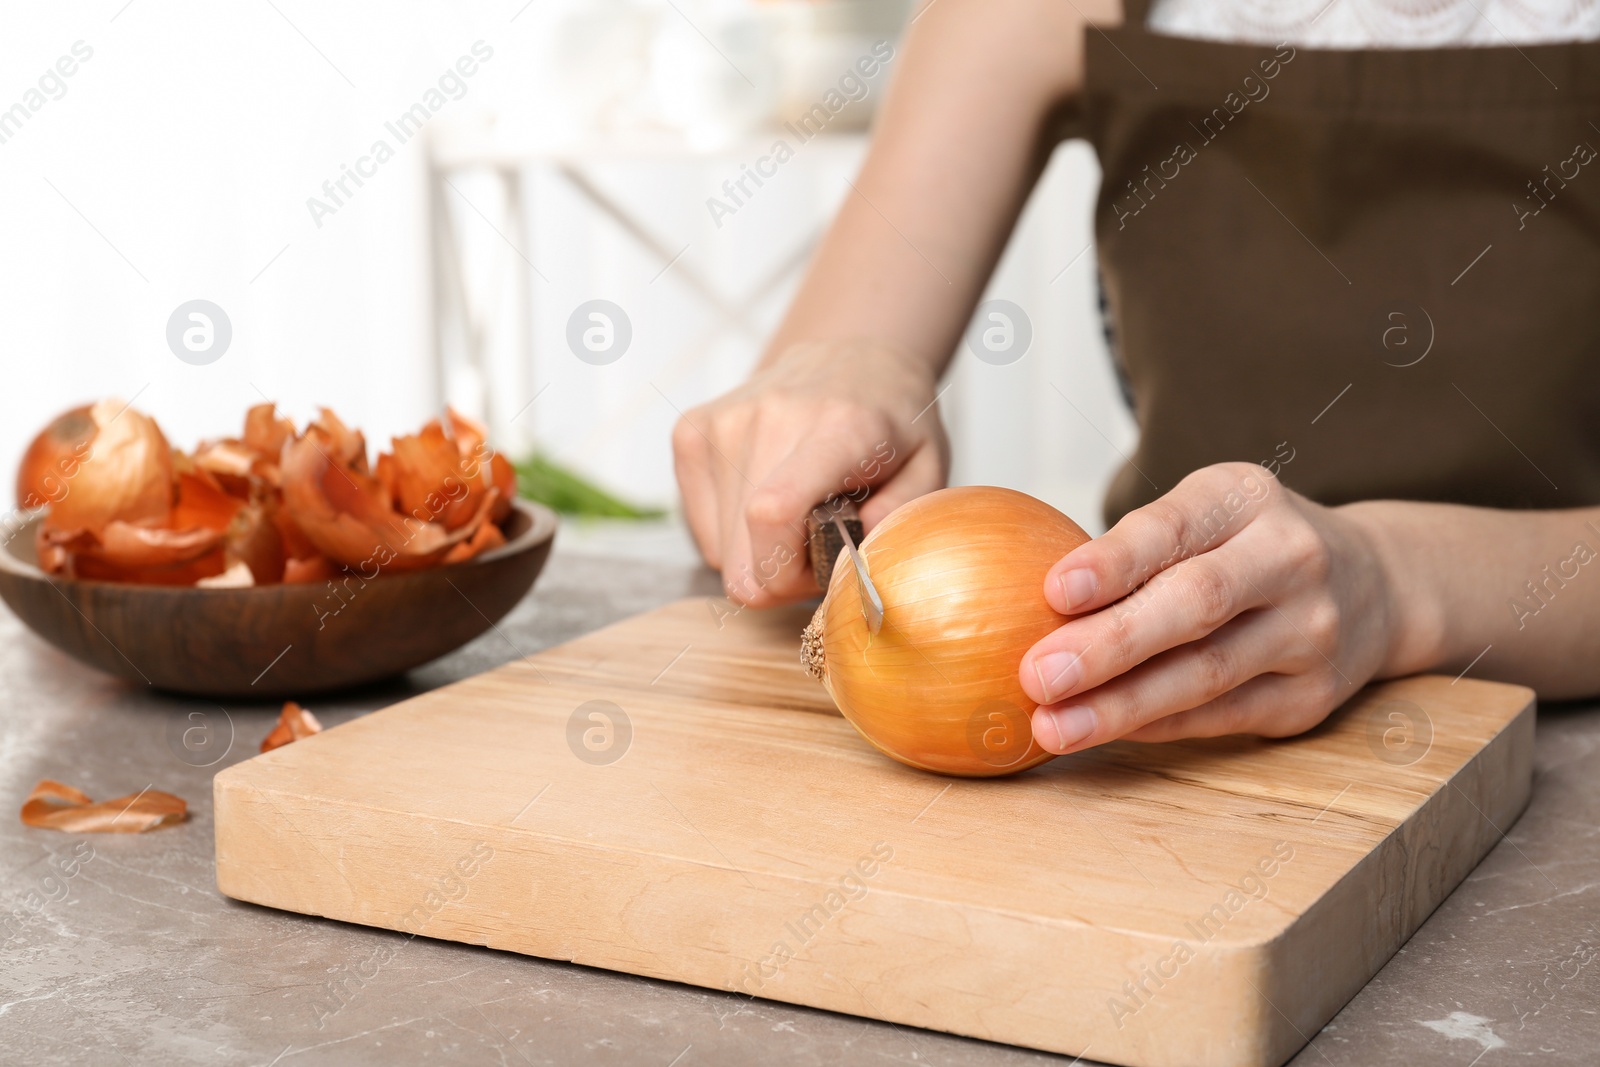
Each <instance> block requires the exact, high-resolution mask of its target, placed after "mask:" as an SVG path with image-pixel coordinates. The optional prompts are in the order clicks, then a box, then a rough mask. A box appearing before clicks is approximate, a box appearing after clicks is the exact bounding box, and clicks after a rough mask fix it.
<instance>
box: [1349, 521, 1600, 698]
mask: <svg viewBox="0 0 1600 1067" xmlns="http://www.w3.org/2000/svg"><path fill="white" fill-rule="evenodd" d="M1337 510H1338V512H1340V513H1341V514H1342V515H1344V516H1345V517H1347V518H1349V519H1351V520H1353V521H1354V523H1355V524H1356V527H1357V528H1358V529H1360V530H1362V531H1364V533H1365V534H1366V536H1368V537H1369V538H1370V540H1371V542H1372V545H1373V548H1374V549H1375V551H1376V552H1377V554H1378V558H1379V560H1380V561H1381V566H1382V567H1383V569H1384V571H1385V574H1386V578H1387V582H1386V585H1387V586H1388V588H1389V589H1390V591H1391V593H1390V603H1389V611H1390V614H1391V619H1392V622H1393V623H1394V625H1393V626H1392V628H1391V632H1393V633H1394V634H1395V635H1396V639H1395V640H1394V641H1393V643H1392V645H1391V649H1390V654H1389V657H1388V659H1387V660H1386V661H1385V663H1384V664H1383V666H1382V668H1381V669H1380V670H1379V674H1378V676H1379V677H1393V676H1396V675H1401V674H1410V673H1413V672H1416V671H1424V670H1437V671H1446V672H1449V673H1455V672H1458V671H1461V670H1464V669H1466V668H1467V666H1468V665H1469V664H1471V666H1472V673H1473V674H1474V675H1476V676H1479V677H1486V678H1497V679H1501V680H1504V681H1510V682H1520V683H1522V684H1525V685H1530V686H1533V687H1534V688H1535V689H1537V690H1538V691H1539V694H1540V695H1541V696H1543V697H1546V698H1549V699H1565V698H1571V697H1584V696H1593V695H1595V694H1597V693H1600V508H1574V509H1572V510H1568V511H1501V510H1494V509H1489V508H1472V507H1462V506H1458V505H1450V504H1421V503H1409V502H1401V501H1387V500H1383V501H1365V502H1362V503H1357V504H1349V505H1345V506H1344V507H1342V508H1339V509H1337ZM1480 657H1481V658H1480ZM1474 661H1476V662H1474Z"/></svg>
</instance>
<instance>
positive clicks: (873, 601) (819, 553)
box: [807, 497, 883, 633]
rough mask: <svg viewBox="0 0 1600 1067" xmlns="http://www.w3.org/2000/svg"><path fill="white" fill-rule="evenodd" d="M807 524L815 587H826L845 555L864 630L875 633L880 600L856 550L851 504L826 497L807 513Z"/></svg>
mask: <svg viewBox="0 0 1600 1067" xmlns="http://www.w3.org/2000/svg"><path fill="white" fill-rule="evenodd" d="M807 525H808V526H809V527H810V537H809V546H808V547H809V549H810V553H811V567H812V570H813V571H814V572H815V573H816V577H817V585H818V587H820V588H822V589H827V588H828V583H829V582H830V581H831V580H832V578H833V568H834V564H835V562H836V561H837V560H838V558H839V554H840V553H841V552H844V553H848V554H849V556H850V566H851V569H852V570H853V571H854V572H855V579H856V591H857V592H858V593H859V594H860V596H861V613H862V615H863V616H864V617H865V618H866V620H867V629H868V630H870V631H871V632H872V633H878V632H879V631H880V630H882V629H883V597H882V596H880V595H879V594H878V587H877V586H875V585H874V584H873V583H872V575H871V574H870V573H869V572H868V570H867V561H866V557H864V556H863V555H862V554H861V552H860V550H859V549H857V548H856V538H858V537H860V536H861V535H862V525H861V516H860V515H859V514H858V513H857V511H856V507H855V504H853V503H852V502H851V501H850V500H849V499H847V498H845V497H830V498H828V499H827V500H826V501H824V502H823V503H821V504H819V505H818V506H817V507H815V508H813V509H812V510H811V517H810V522H809V523H808V524H807Z"/></svg>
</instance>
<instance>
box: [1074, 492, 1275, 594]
mask: <svg viewBox="0 0 1600 1067" xmlns="http://www.w3.org/2000/svg"><path fill="white" fill-rule="evenodd" d="M1277 489H1278V486H1277V483H1276V481H1275V480H1274V479H1273V477H1272V476H1271V475H1270V474H1268V473H1267V472H1266V471H1265V470H1264V469H1263V468H1262V467H1260V466H1258V465H1256V464H1254V463H1219V464H1215V465H1213V466H1210V467H1204V468H1202V469H1200V470H1198V471H1195V472H1194V473H1193V474H1191V475H1189V476H1188V477H1187V478H1185V479H1184V480H1183V481H1182V482H1180V483H1179V484H1178V486H1177V488H1175V489H1173V490H1172V491H1171V492H1170V493H1168V494H1166V495H1165V496H1163V497H1162V498H1161V499H1159V500H1156V501H1154V502H1153V503H1150V504H1146V505H1145V506H1144V507H1142V508H1139V509H1138V510H1137V511H1131V512H1129V513H1128V514H1127V515H1125V516H1123V518H1122V520H1121V521H1120V522H1118V523H1117V524H1116V526H1114V527H1112V528H1111V529H1110V530H1109V531H1107V532H1106V533H1105V535H1104V536H1101V537H1097V538H1095V539H1094V540H1093V541H1090V542H1088V543H1087V544H1085V545H1082V546H1080V547H1079V548H1075V549H1073V550H1072V551H1071V552H1069V553H1067V554H1066V555H1065V556H1063V557H1062V558H1061V560H1060V562H1058V563H1057V564H1056V565H1055V566H1053V567H1051V568H1050V571H1049V573H1048V574H1046V575H1045V599H1046V600H1047V601H1048V602H1049V603H1050V606H1051V607H1053V608H1055V609H1056V610H1057V611H1059V612H1061V613H1062V614H1063V615H1074V614H1079V613H1081V612H1085V611H1092V610H1094V609H1096V608H1101V607H1104V606H1105V605H1107V604H1110V603H1113V602H1114V601H1117V600H1120V599H1122V598H1123V597H1125V596H1127V595H1128V594H1129V593H1131V592H1133V591H1134V590H1135V589H1137V588H1138V587H1139V586H1140V585H1142V584H1143V583H1145V582H1147V581H1149V580H1150V579H1151V578H1153V577H1154V576H1155V575H1157V574H1159V573H1161V572H1162V571H1163V570H1165V569H1166V568H1168V567H1171V566H1173V565H1174V564H1176V563H1178V562H1179V561H1180V560H1184V559H1187V558H1189V557H1191V556H1196V555H1199V554H1200V553H1202V552H1207V551H1209V550H1211V549H1214V548H1216V547H1217V546H1218V545H1219V544H1222V543H1223V542H1226V541H1228V540H1230V539H1232V538H1234V537H1236V536H1238V534H1239V533H1240V532H1241V531H1242V530H1243V529H1244V528H1245V527H1246V526H1248V525H1249V524H1250V522H1251V521H1252V520H1253V519H1254V518H1255V516H1256V515H1258V514H1259V513H1260V512H1261V510H1262V509H1263V506H1264V505H1265V504H1266V502H1267V500H1268V499H1269V497H1271V495H1272V494H1273V493H1274V492H1275V491H1277Z"/></svg>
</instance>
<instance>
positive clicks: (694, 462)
mask: <svg viewBox="0 0 1600 1067" xmlns="http://www.w3.org/2000/svg"><path fill="white" fill-rule="evenodd" d="M698 415H700V412H699V411H690V412H686V413H685V414H683V415H681V416H679V418H678V421H677V423H676V424H675V425H674V426H673V427H672V466H673V471H674V473H675V474H676V475H677V478H678V489H679V491H680V493H681V494H682V497H683V514H684V518H685V520H686V521H687V522H688V523H689V532H690V533H692V534H693V535H694V542H695V544H696V545H698V546H699V547H700V554H701V555H702V556H704V557H705V560H706V562H707V563H708V564H710V565H711V566H713V567H719V568H720V567H721V566H722V530H721V516H720V514H719V513H718V510H717V507H718V503H717V480H716V475H715V473H714V472H713V470H712V466H711V464H712V463H713V462H714V461H716V452H715V451H714V450H713V448H712V446H711V441H710V439H709V438H708V437H707V436H706V434H705V431H704V430H703V429H702V428H701V426H700V419H699V418H697V416H698Z"/></svg>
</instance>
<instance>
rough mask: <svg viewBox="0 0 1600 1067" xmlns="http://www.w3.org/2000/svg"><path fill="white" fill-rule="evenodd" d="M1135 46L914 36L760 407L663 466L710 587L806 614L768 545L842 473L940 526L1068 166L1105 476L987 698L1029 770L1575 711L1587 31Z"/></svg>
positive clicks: (1596, 595) (1120, 29)
mask: <svg viewBox="0 0 1600 1067" xmlns="http://www.w3.org/2000/svg"><path fill="white" fill-rule="evenodd" d="M1324 5H1326V6H1324ZM1147 7H1148V5H1147V4H1145V3H1130V4H1129V5H1128V6H1127V11H1126V21H1125V22H1124V12H1123V11H1122V10H1121V7H1120V5H1119V4H1118V3H1117V2H1116V0H1066V2H1063V0H1001V2H993V0H990V2H983V0H935V2H934V3H932V4H930V5H926V6H924V7H923V8H922V13H921V15H920V16H919V17H918V18H917V19H916V21H915V22H914V23H913V25H912V26H911V28H910V30H909V31H908V34H907V39H906V42H905V46H904V56H903V58H902V59H901V60H900V61H899V62H900V65H901V67H902V69H901V70H900V71H899V74H898V80H897V82H896V84H895V86H894V88H893V91H892V92H891V94H890V96H889V98H888V100H887V101H886V104H885V108H884V111H883V113H882V115H881V118H880V120H879V127H878V129H877V132H876V135H875V137H874V141H873V146H872V150H871V153H870V155H869V156H868V159H867V161H866V164H865V166H864V168H863V170H862V172H861V175H860V177H859V179H858V181H857V183H856V192H854V193H853V194H852V195H851V196H850V197H849V198H848V199H847V201H846V202H845V204H844V206H843V208H842V209H841V210H840V213H839V216H838V218H837V219H836V221H835V222H834V224H833V226H832V229H831V230H830V232H829V234H828V236H827V239H826V241H825V242H824V244H823V246H822V248H821V250H820V251H819V253H818V255H817V258H816V260H815V262H814V263H813V264H812V266H811V270H810V273H809V275H808V277H807V279H806V281H805V283H804V285H803V287H802V288H801V291H800V293H799V294H798V296H797V297H796V299H795V301H794V304H793V306H792V308H791V309H790V311H789V314H788V316H787V318H786V320H785V321H784V323H783V325H782V327H781V328H780V329H779V331H778V333H777V335H776V336H775V337H774V339H773V341H772V343H771V346H770V348H769V349H768V351H767V352H766V354H765V356H764V357H763V359H762V360H761V362H760V364H759V366H758V368H757V370H756V372H755V373H754V375H753V376H752V377H751V378H750V380H749V381H748V382H746V383H745V384H744V385H742V386H740V387H739V388H738V389H735V390H734V391H733V392H731V393H729V394H727V395H726V396H723V397H721V398H719V399H717V400H715V401H713V402H711V403H709V404H706V405H704V406H702V407H700V408H696V409H694V410H692V411H690V412H688V413H687V414H686V415H685V416H684V418H683V419H682V420H681V421H680V423H679V424H678V426H677V427H676V429H675V431H674V436H673V444H674V449H675V453H676V458H677V472H678V479H679V483H680V485H681V488H682V492H683V497H684V503H685V508H686V510H687V514H688V519H689V523H690V526H691V528H692V529H693V532H694V535H695V538H696V540H697V541H698V543H699V545H700V547H701V550H702V552H703V553H704V554H705V557H706V559H707V560H708V561H709V562H710V563H711V564H712V565H713V566H718V567H720V568H721V569H722V572H723V574H724V581H725V583H726V584H727V587H728V589H729V591H730V595H734V596H736V597H737V598H739V599H741V600H743V601H745V602H747V603H750V604H752V605H770V604H777V603H780V602H783V601H787V600H794V599H798V598H802V597H806V596H810V595H813V593H814V587H813V585H812V578H811V574H810V572H809V570H808V569H807V568H806V565H805V563H804V559H805V554H804V553H803V552H801V551H799V549H800V540H801V533H800V528H801V524H800V521H799V520H800V519H801V518H802V517H803V516H804V515H805V514H806V512H807V511H808V510H809V509H810V508H811V507H812V506H813V505H815V504H816V503H817V502H818V501H819V500H822V499H823V498H825V497H827V496H828V495H829V494H830V493H835V492H839V491H840V489H839V486H841V485H842V484H843V483H844V482H845V479H846V478H847V477H850V476H852V475H858V472H859V470H860V469H861V464H862V460H863V458H864V457H871V456H873V455H874V454H875V450H876V449H877V448H878V447H879V446H880V445H881V444H882V443H883V442H888V443H889V444H890V445H891V446H892V449H893V455H894V457H895V459H894V460H893V462H892V463H891V464H890V465H888V466H886V467H883V468H882V469H881V470H879V471H878V474H877V477H876V479H875V484H874V488H873V493H872V495H871V497H870V498H868V499H867V501H866V502H865V504H864V505H863V507H862V509H861V510H862V516H863V519H864V521H865V523H866V525H867V527H868V528H869V529H870V528H871V526H872V525H873V524H874V523H875V522H876V521H877V520H879V519H881V518H882V517H883V516H884V515H886V514H887V513H888V512H890V511H891V510H893V509H894V508H895V507H896V506H898V505H899V504H902V503H904V502H905V501H907V500H909V499H911V498H912V497H915V496H917V495H919V494H921V493H926V492H929V491H931V490H933V489H936V488H938V487H940V486H941V485H942V484H943V482H944V478H945V475H946V470H947V459H948V449H947V444H946V440H945V437H944V435H943V433H942V431H941V429H940V427H939V425H938V421H937V419H936V418H929V417H919V416H922V414H923V412H925V411H926V410H927V409H928V408H929V406H930V405H932V404H933V403H934V389H935V383H936V381H937V380H938V378H939V376H940V373H941V372H942V370H943V368H944V366H945V364H946V363H947V362H948V360H949V359H950V357H951V353H952V352H953V350H954V349H955V347H956V343H957V340H958V338H959V337H960V336H961V334H962V332H963V329H964V327H965V325H966V323H967V319H968V316H969V315H970V314H971V312H972V309H973V307H974V305H975V303H976V301H977V299H978V297H979V295H980V294H981V292H982V290H983V287H984V284H985V282H986V280H987V279H988V277H989V274H990V271H991V270H992V269H993V267H994V265H995V261H996V259H997V258H998V256H999V254H1000V252H1001V249H1002V247H1003V245H1004V243H1005V240H1006V237H1007V234H1008V232H1009V230H1010V229H1011V227H1012V225H1013V224H1014V223H1015V220H1016V218H1017V215H1018V212H1019V211H1020V209H1021V207H1022V204H1023V201H1024V199H1025V198H1026V196H1027V194H1028V192H1029V189H1030V188H1031V186H1032V184H1033V182H1034V181H1035V180H1036V179H1037V177H1038V175H1039V173H1040V171H1041V169H1042V168H1043V166H1044V163H1045V161H1046V159H1047V158H1048V155H1049V153H1050V151H1051V149H1052V148H1053V147H1054V145H1055V144H1056V143H1057V142H1058V141H1059V140H1060V139H1061V138H1062V137H1063V136H1066V135H1068V134H1070V133H1074V132H1077V133H1086V134H1087V135H1088V136H1089V137H1090V139H1091V141H1092V142H1093V143H1094V145H1095V147H1096V149H1097V150H1098V152H1099V154H1100V159H1101V164H1102V167H1103V170H1104V179H1103V183H1102V187H1101V191H1100V196H1099V202H1098V205H1097V210H1096V233H1097V246H1098V247H1097V251H1098V254H1099V257H1100V268H1101V273H1102V277H1103V280H1104V284H1105V287H1106V295H1107V300H1108V304H1109V308H1110V312H1111V323H1112V326H1113V334H1114V337H1115V347H1116V349H1117V354H1118V359H1119V369H1120V370H1121V371H1122V372H1123V374H1124V376H1125V380H1126V382H1127V385H1128V387H1129V392H1130V395H1131V398H1132V402H1133V404H1134V409H1135V413H1136V415H1137V417H1138V420H1139V426H1140V443H1139V447H1138V450H1137V451H1136V452H1135V454H1134V455H1133V456H1132V457H1131V459H1130V461H1129V462H1128V464H1127V465H1126V467H1124V468H1123V469H1122V470H1121V471H1120V472H1119V473H1118V475H1117V477H1116V479H1115V480H1114V482H1113V484H1112V487H1111V490H1110V492H1109V494H1108V498H1107V501H1106V511H1107V519H1108V521H1110V522H1114V523H1115V524H1114V525H1113V526H1112V527H1111V529H1110V531H1109V532H1108V533H1106V534H1105V535H1104V536H1103V537H1100V538H1098V539H1096V540H1095V541H1093V542H1091V543H1089V544H1087V545H1085V546H1083V547H1081V548H1079V549H1076V550H1075V551H1073V552H1072V553H1070V554H1068V555H1067V556H1066V557H1065V558H1063V559H1062V560H1061V561H1060V562H1059V563H1057V564H1056V565H1055V566H1054V567H1053V568H1052V569H1051V571H1050V573H1049V574H1048V575H1047V576H1046V579H1045V585H1044V595H1045V597H1046V598H1047V599H1048V601H1049V603H1050V604H1051V605H1052V606H1053V607H1054V608H1055V609H1056V610H1057V611H1060V612H1061V613H1062V614H1063V615H1070V616H1072V618H1071V619H1070V620H1069V621H1067V622H1066V623H1065V624H1064V625H1062V626H1061V627H1060V628H1059V629H1058V630H1056V631H1055V632H1054V633H1052V634H1051V635H1050V636H1048V637H1046V638H1045V639H1043V640H1042V641H1040V642H1039V643H1038V644H1037V645H1036V646H1035V647H1034V648H1032V649H1031V650H1030V651H1029V652H1028V653H1027V655H1026V656H1025V657H1024V659H1023V661H1022V663H1021V665H1020V668H1019V669H1020V672H1021V680H1022V684H1023V687H1024V689H1025V690H1026V691H1027V693H1028V694H1029V696H1030V697H1031V698H1032V699H1033V700H1035V701H1037V702H1038V705H1039V706H1038V709H1037V710H1036V711H1035V712H1034V714H1033V731H1034V736H1035V737H1036V739H1037V740H1038V741H1039V743H1040V744H1041V745H1042V746H1043V747H1045V748H1046V749H1049V750H1050V751H1052V752H1071V751H1075V750H1077V749H1082V748H1086V747H1089V746H1092V745H1098V744H1103V743H1105V742H1107V741H1111V740H1114V739H1117V738H1128V739H1132V740H1139V741H1165V740H1171V739H1174V738H1180V737H1197V736H1211V735H1217V734H1224V733H1234V732H1249V733H1256V734H1262V735H1268V736H1284V735H1289V734H1294V733H1297V732H1300V731H1303V730H1306V729H1308V728H1310V727H1311V726H1313V725H1315V724H1316V723H1318V722H1320V721H1321V720H1322V719H1323V718H1324V717H1325V716H1326V715H1327V714H1328V713H1329V712H1330V711H1331V710H1332V709H1334V708H1335V707H1337V706H1338V705H1339V704H1341V703H1342V702H1343V701H1344V700H1346V699H1347V698H1348V697H1350V696H1351V695H1352V694H1353V693H1354V692H1355V691H1356V689H1357V688H1359V687H1360V686H1361V685H1362V684H1364V683H1365V682H1367V681H1369V680H1371V679H1374V678H1386V677H1392V676H1396V675H1403V674H1409V673H1413V672H1416V671H1447V672H1449V673H1452V674H1455V673H1458V672H1464V671H1465V670H1468V669H1470V670H1472V671H1473V672H1474V673H1475V674H1479V675H1483V676H1488V677H1493V678H1500V679H1505V680H1509V681H1516V682H1522V683H1525V684H1528V685H1531V686H1534V687H1536V688H1537V689H1538V690H1539V692H1540V693H1541V695H1543V696H1545V697H1547V698H1558V699H1559V698H1563V697H1576V696H1587V695H1593V694H1595V693H1597V692H1600V655H1596V652H1597V650H1600V637H1597V631H1596V626H1595V624H1596V623H1597V622H1600V565H1597V566H1591V563H1592V562H1593V560H1594V559H1595V556H1596V551H1597V550H1600V508H1597V507H1595V505H1596V504H1600V418H1597V416H1600V386H1597V384H1596V383H1595V380H1594V377H1593V371H1594V369H1595V368H1596V366H1597V363H1596V360H1595V359H1594V358H1593V353H1594V352H1596V351H1597V350H1600V349H1597V347H1596V346H1597V345H1600V167H1596V168H1590V167H1588V166H1587V164H1588V163H1589V162H1590V160H1592V159H1593V157H1594V154H1595V153H1594V150H1593V148H1591V147H1589V146H1590V145H1600V127H1596V126H1593V125H1591V123H1590V119H1591V118H1593V119H1595V120H1597V121H1600V45H1596V44H1590V43H1582V42H1585V41H1589V40H1593V39H1594V38H1595V37H1596V36H1600V9H1595V8H1594V7H1593V5H1578V6H1576V7H1574V6H1573V5H1557V4H1553V3H1551V4H1546V5H1543V8H1544V9H1546V13H1545V14H1541V7H1540V5H1538V4H1537V3H1535V2H1534V0H1527V2H1526V3H1524V4H1521V5H1511V4H1509V3H1507V4H1505V5H1503V6H1497V5H1495V4H1493V3H1489V2H1488V0H1435V2H1432V3H1427V4H1420V5H1419V4H1417V3H1415V2H1412V0H1333V2H1332V3H1331V4H1329V3H1327V0H1317V2H1316V3H1315V4H1309V5H1308V4H1306V3H1296V2H1284V3H1278V4H1268V3H1265V2H1264V0H1210V2H1207V0H1157V2H1156V5H1155V8H1154V10H1153V11H1152V10H1147ZM1147 17H1148V18H1147ZM1202 37H1212V38H1224V39H1231V40H1232V42H1233V43H1219V42H1218V41H1216V40H1209V41H1208V40H1201V39H1200V38H1202ZM1240 42H1243V43H1240ZM1327 46H1336V50H1330V49H1329V48H1328V47H1327ZM1591 170H1592V171H1594V173H1590V171H1591ZM874 467H875V465H874ZM1274 476H1276V477H1274ZM773 559H776V560H780V561H783V560H792V562H790V563H788V565H786V566H784V567H783V568H782V569H780V570H779V572H778V574H777V577H776V578H774V579H772V580H770V581H755V580H752V576H753V575H755V574H757V573H770V571H771V568H770V566H762V567H758V562H761V561H768V560H773ZM1130 593H1132V594H1135V595H1132V596H1130V595H1129V594H1130ZM1124 598H1127V599H1124Z"/></svg>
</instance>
